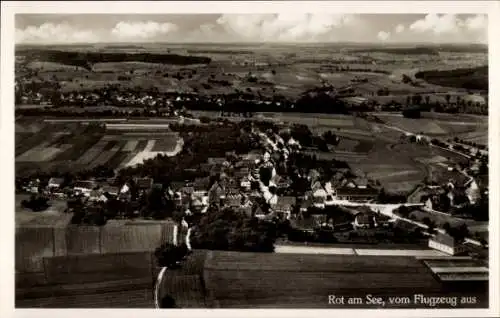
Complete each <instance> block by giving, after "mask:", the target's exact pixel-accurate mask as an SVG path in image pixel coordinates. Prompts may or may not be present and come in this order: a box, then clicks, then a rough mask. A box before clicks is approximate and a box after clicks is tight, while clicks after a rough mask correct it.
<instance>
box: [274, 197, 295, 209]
mask: <svg viewBox="0 0 500 318" xmlns="http://www.w3.org/2000/svg"><path fill="white" fill-rule="evenodd" d="M296 202H297V199H296V198H295V197H292V196H281V197H278V203H277V205H278V206H287V207H291V206H293V205H295V203H296Z"/></svg>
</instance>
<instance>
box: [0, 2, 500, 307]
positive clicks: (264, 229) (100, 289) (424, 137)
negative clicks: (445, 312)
mask: <svg viewBox="0 0 500 318" xmlns="http://www.w3.org/2000/svg"><path fill="white" fill-rule="evenodd" d="M430 2H432V1H430ZM198 4H199V5H202V4H201V3H198ZM96 5H98V4H96ZM122 5H124V6H126V5H127V4H126V2H123V4H122ZM156 5H158V3H156ZM248 5H250V6H251V5H252V4H247V6H248ZM253 5H254V6H258V4H253ZM139 6H140V5H139ZM2 7H4V6H3V4H2ZM291 7H292V6H290V8H291ZM485 8H487V7H485ZM103 10H104V12H99V13H86V12H81V13H76V12H71V13H60V12H56V11H54V12H52V13H48V12H46V11H47V9H46V8H45V10H44V12H43V13H36V12H35V11H33V10H32V12H31V13H16V14H15V16H13V18H12V19H13V26H12V28H11V32H10V33H11V37H12V41H13V44H12V46H13V48H14V52H15V53H14V54H13V59H12V61H11V63H13V66H11V68H12V69H13V70H14V72H13V74H11V75H12V76H13V87H12V89H10V88H8V87H7V88H4V87H2V95H3V94H11V95H13V104H7V105H6V104H2V112H3V109H5V108H9V109H11V110H10V113H12V114H13V117H12V118H11V119H10V118H9V119H8V121H10V122H11V123H12V124H11V126H12V131H5V130H4V129H2V135H10V136H12V137H9V138H12V139H13V149H12V150H9V151H12V160H13V163H12V169H13V170H14V171H13V172H12V175H13V176H14V179H15V182H13V181H14V180H10V179H9V180H6V181H5V182H6V183H8V184H7V186H8V187H7V188H6V190H7V191H10V192H12V196H13V201H14V202H13V205H14V206H13V207H9V208H8V209H7V208H5V210H4V214H11V213H12V212H14V213H13V215H12V219H13V222H14V224H15V226H13V229H12V234H11V236H12V240H13V244H14V247H13V249H12V256H11V258H13V265H14V268H13V273H12V276H15V278H13V282H14V284H13V287H14V288H15V291H11V293H12V294H13V295H14V296H13V298H14V301H15V308H16V309H40V308H52V309H67V308H82V309H83V308H84V309H87V308H89V309H90V308H100V309H109V308H115V309H121V308H135V309H143V308H144V309H147V308H149V309H156V310H157V311H164V313H165V314H168V310H171V309H358V310H359V309H419V310H420V309H421V310H438V309H485V310H487V309H489V308H490V303H491V302H492V301H493V300H492V297H490V291H491V288H492V285H491V284H492V283H493V282H492V281H491V277H492V276H491V275H490V274H492V273H490V270H492V271H495V272H496V271H497V270H498V261H497V260H496V263H495V264H496V267H497V268H495V267H492V266H490V262H491V261H492V260H491V257H492V256H491V255H492V254H491V253H493V252H497V251H493V250H491V248H490V245H489V243H490V234H491V233H490V232H492V229H495V231H497V230H498V227H497V225H498V224H496V223H498V221H497V220H498V218H497V219H496V221H495V222H496V223H495V224H493V223H492V222H490V217H492V216H491V215H490V214H489V211H490V210H492V208H490V203H491V202H490V200H489V199H490V192H489V191H490V190H489V188H490V183H491V181H492V180H490V178H489V177H490V174H489V170H490V166H491V165H492V164H493V163H492V161H491V160H490V158H489V150H490V149H489V148H490V147H493V141H492V139H491V138H492V136H491V132H490V138H489V122H490V123H491V121H490V119H491V118H490V117H491V116H490V117H489V111H492V110H491V107H489V106H490V103H491V102H490V96H489V84H490V82H489V75H490V76H491V74H492V73H491V72H492V71H491V70H489V42H488V38H490V39H492V37H491V36H489V35H488V23H489V19H491V17H489V16H488V13H487V12H486V10H485V12H480V13H478V12H477V9H476V10H472V11H470V13H467V12H459V13H456V12H451V13H450V12H421V13H419V12H416V11H415V12H407V13H400V12H398V13H391V12H387V13H356V12H355V13H345V12H335V11H334V10H325V12H318V11H317V10H316V11H314V10H313V11H311V12H307V11H302V10H301V11H299V12H297V11H293V10H292V11H290V12H287V11H285V10H283V11H282V12H281V11H279V12H278V11H277V12H263V13H252V12H250V13H231V12H230V13H224V11H220V13H213V12H208V13H202V12H198V11H197V12H192V13H190V12H188V11H187V12H186V13H172V12H170V11H169V10H168V9H165V10H158V11H156V12H155V13H151V12H149V13H140V11H138V12H139V13H134V14H132V13H121V12H116V13H115V12H113V11H112V10H108V11H106V10H105V9H103ZM2 28H4V25H3V22H2ZM2 31H4V30H2ZM2 34H4V33H3V32H2ZM3 41H4V39H2V42H3ZM3 54H4V50H3V44H2V55H3ZM490 56H492V55H490ZM2 63H3V61H2ZM2 68H3V66H2ZM2 73H3V74H2V76H5V75H6V74H5V73H4V70H2ZM2 116H3V115H2ZM490 128H491V127H490ZM2 138H3V137H2ZM5 149H6V148H5ZM5 149H4V150H5ZM492 151H493V150H492ZM13 187H15V194H14V189H12V188H13ZM9 189H10V190H9ZM495 189H497V188H495ZM492 191H493V190H492ZM493 196H494V195H493ZM493 196H491V197H493ZM12 209H13V210H12ZM495 211H496V212H498V207H495V210H493V211H492V212H495ZM495 217H498V215H497V216H495ZM496 243H498V242H496ZM492 244H493V243H492ZM496 246H497V247H498V245H496ZM490 252H491V253H490ZM494 283H495V284H496V283H497V282H496V281H495V282H494ZM215 313H216V312H215ZM486 313H487V312H486ZM490 314H491V312H490ZM497 314H498V313H497ZM485 316H486V314H485Z"/></svg>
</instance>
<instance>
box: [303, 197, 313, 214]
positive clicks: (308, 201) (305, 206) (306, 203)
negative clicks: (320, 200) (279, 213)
mask: <svg viewBox="0 0 500 318" xmlns="http://www.w3.org/2000/svg"><path fill="white" fill-rule="evenodd" d="M311 206H312V200H311V199H306V200H304V201H302V202H301V203H300V212H307V210H308V209H309V208H310V207H311Z"/></svg>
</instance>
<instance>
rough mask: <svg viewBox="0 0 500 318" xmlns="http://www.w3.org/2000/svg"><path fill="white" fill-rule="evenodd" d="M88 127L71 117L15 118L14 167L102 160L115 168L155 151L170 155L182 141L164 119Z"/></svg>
mask: <svg viewBox="0 0 500 318" xmlns="http://www.w3.org/2000/svg"><path fill="white" fill-rule="evenodd" d="M110 122H112V120H111V121H110ZM89 129H90V128H89V126H88V125H85V124H83V123H78V122H71V121H69V122H62V121H47V122H44V121H42V122H35V123H30V122H29V121H18V122H17V123H16V171H17V172H20V173H22V172H25V173H29V171H32V170H33V169H39V168H40V169H51V168H54V167H57V168H60V169H88V168H94V167H97V166H99V165H104V164H106V165H108V166H110V167H111V168H114V169H119V168H122V167H126V166H130V165H135V164H138V163H141V162H142V161H143V160H145V159H150V158H154V157H156V156H157V155H159V154H162V155H167V156H174V155H176V154H177V153H178V152H179V151H180V150H181V149H182V145H183V143H182V140H181V139H179V137H178V136H177V134H176V133H174V132H172V131H170V130H169V128H168V124H165V123H156V122H151V123H149V122H144V121H143V122H137V123H134V122H131V123H126V124H125V123H123V124H118V123H108V124H107V128H106V129H105V130H104V131H96V130H94V131H91V130H89Z"/></svg>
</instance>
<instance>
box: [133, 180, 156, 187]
mask: <svg viewBox="0 0 500 318" xmlns="http://www.w3.org/2000/svg"><path fill="white" fill-rule="evenodd" d="M135 183H136V185H137V187H138V188H139V189H149V188H151V187H152V186H153V179H151V178H139V179H137V180H135Z"/></svg>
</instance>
